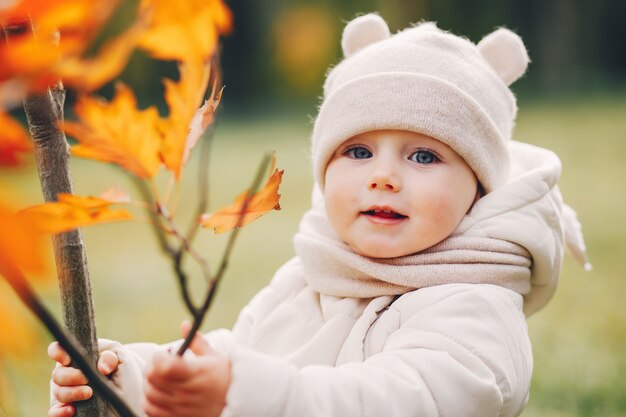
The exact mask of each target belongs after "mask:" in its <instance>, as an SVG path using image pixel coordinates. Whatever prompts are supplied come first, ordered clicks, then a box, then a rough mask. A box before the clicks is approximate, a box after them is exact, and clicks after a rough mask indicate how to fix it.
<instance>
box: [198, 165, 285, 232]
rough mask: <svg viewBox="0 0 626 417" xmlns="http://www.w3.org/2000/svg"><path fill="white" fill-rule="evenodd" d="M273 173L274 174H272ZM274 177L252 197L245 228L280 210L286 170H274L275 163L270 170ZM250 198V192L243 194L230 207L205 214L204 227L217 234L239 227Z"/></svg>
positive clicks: (245, 215)
mask: <svg viewBox="0 0 626 417" xmlns="http://www.w3.org/2000/svg"><path fill="white" fill-rule="evenodd" d="M272 171H273V172H272ZM270 172H272V175H270V177H269V178H268V180H267V182H266V183H265V185H264V186H263V188H262V189H261V190H260V191H258V192H256V193H255V194H253V195H252V197H251V198H250V200H249V203H248V206H247V207H246V210H245V213H244V215H243V218H242V219H241V223H240V226H245V225H247V224H249V223H251V222H253V221H254V220H256V219H258V218H259V217H261V216H262V215H264V214H265V213H267V212H269V211H271V210H280V204H279V200H280V194H278V187H279V186H280V182H281V180H282V178H283V172H284V170H281V171H279V170H278V169H275V168H274V163H272V167H271V168H270ZM247 197H248V191H245V192H243V193H241V194H240V195H239V196H237V198H235V201H234V202H233V203H232V204H231V205H230V206H228V207H224V208H222V209H220V210H218V211H216V212H215V213H212V214H204V215H202V216H201V218H200V223H201V224H202V227H205V228H207V229H211V228H212V229H214V230H215V233H223V232H227V231H229V230H232V229H234V228H235V227H237V224H238V223H239V218H240V216H241V209H242V208H243V205H244V203H245V200H246V198H247Z"/></svg>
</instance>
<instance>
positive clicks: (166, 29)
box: [140, 0, 232, 61]
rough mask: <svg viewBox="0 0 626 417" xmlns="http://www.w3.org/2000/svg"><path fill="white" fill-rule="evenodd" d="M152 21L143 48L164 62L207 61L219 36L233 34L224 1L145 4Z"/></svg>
mask: <svg viewBox="0 0 626 417" xmlns="http://www.w3.org/2000/svg"><path fill="white" fill-rule="evenodd" d="M140 10H142V11H144V10H149V11H152V12H153V13H154V14H153V19H152V22H151V25H150V27H149V28H148V30H147V31H146V32H145V33H144V35H143V36H142V39H141V43H140V46H141V47H142V48H144V49H145V50H146V51H148V53H150V55H152V56H153V57H155V58H157V59H162V60H177V61H187V60H191V61H198V60H201V61H207V60H208V59H209V58H210V57H211V56H212V55H213V53H214V52H215V50H216V48H217V41H218V37H219V35H220V34H226V33H228V32H229V31H230V30H231V26H232V13H231V11H230V9H228V7H227V6H226V5H225V4H224V2H223V1H222V0H187V1H183V2H173V1H170V0H142V2H141V5H140Z"/></svg>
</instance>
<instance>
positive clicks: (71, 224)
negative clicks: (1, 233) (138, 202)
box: [19, 192, 132, 233]
mask: <svg viewBox="0 0 626 417" xmlns="http://www.w3.org/2000/svg"><path fill="white" fill-rule="evenodd" d="M105 193H106V192H105ZM105 197H106V194H103V195H100V196H99V197H91V196H90V197H81V196H77V195H73V194H65V193H61V194H59V195H58V196H57V198H58V201H55V202H50V203H44V204H40V205H37V206H33V207H29V208H27V209H24V210H22V211H21V212H20V215H19V216H20V217H21V218H22V219H26V220H27V221H29V222H30V223H31V224H32V225H34V227H36V228H37V229H38V230H39V231H41V232H42V233H62V232H67V231H69V230H73V229H76V228H78V227H83V226H91V225H94V224H100V223H109V222H113V221H118V220H129V219H131V218H132V214H131V213H129V212H128V211H127V210H124V209H115V210H114V209H111V208H110V206H111V205H113V204H118V203H119V202H120V199H119V198H115V199H114V200H108V199H106V198H105ZM124 200H126V199H124ZM124 202H125V201H124Z"/></svg>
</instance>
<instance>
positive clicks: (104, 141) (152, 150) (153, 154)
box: [63, 83, 161, 178]
mask: <svg viewBox="0 0 626 417" xmlns="http://www.w3.org/2000/svg"><path fill="white" fill-rule="evenodd" d="M116 87H117V88H116V95H115V98H114V99H113V100H112V101H111V102H109V103H107V102H105V101H103V100H99V99H95V98H91V97H87V96H82V97H80V98H79V100H78V103H77V104H76V106H75V112H76V115H77V116H78V117H79V118H80V119H81V122H80V123H76V122H68V121H66V122H64V123H63V130H64V131H65V133H67V134H68V135H70V136H72V137H74V138H75V139H76V140H77V141H78V142H80V144H79V145H76V146H73V147H72V153H73V154H74V155H76V156H80V157H82V158H89V159H96V160H98V161H102V162H112V163H115V164H118V165H120V166H121V167H123V168H124V169H126V170H127V171H130V172H132V173H133V174H135V175H137V176H138V177H141V178H152V177H154V176H155V175H156V173H157V172H158V170H159V168H160V166H161V160H160V158H159V151H160V146H161V133H160V130H159V124H160V119H159V113H158V112H157V110H156V108H155V107H153V106H151V107H149V108H147V109H145V110H138V109H137V101H136V100H135V96H134V94H133V92H132V91H131V90H130V88H128V87H126V86H125V85H124V84H121V83H118V84H117V85H116Z"/></svg>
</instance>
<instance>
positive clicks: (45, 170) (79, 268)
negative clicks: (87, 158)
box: [24, 85, 106, 417]
mask: <svg viewBox="0 0 626 417" xmlns="http://www.w3.org/2000/svg"><path fill="white" fill-rule="evenodd" d="M64 102H65V90H64V89H63V86H62V85H57V86H54V87H52V88H51V89H49V90H47V91H46V92H44V93H41V94H33V95H31V96H29V97H27V98H26V100H25V101H24V110H25V112H26V117H27V120H28V127H29V130H30V135H31V137H32V138H33V143H34V147H35V160H36V162H37V169H38V171H39V179H40V182H41V189H42V192H43V196H44V199H45V201H56V200H57V195H58V194H59V193H73V192H74V186H73V184H72V177H71V173H70V165H69V146H68V143H67V140H66V138H65V134H64V133H63V131H62V130H60V129H59V126H58V124H59V123H60V122H61V121H62V120H63V104H64ZM52 245H53V249H54V257H55V262H56V268H57V275H58V278H59V289H60V293H61V304H62V310H63V319H64V322H65V327H66V328H67V330H68V331H69V332H70V333H71V334H72V335H73V336H74V338H75V339H76V341H77V342H78V343H79V344H80V345H82V346H83V348H84V349H85V352H86V353H87V355H88V357H89V359H90V360H91V362H92V363H93V364H96V362H97V360H98V344H97V339H96V322H95V314H94V308H93V303H92V299H91V283H90V280H89V269H88V266H87V254H86V251H85V245H84V242H83V236H82V232H81V231H80V229H78V230H75V231H72V232H67V233H62V234H58V235H55V236H53V237H52ZM75 405H76V416H77V417H104V416H106V403H105V402H104V400H103V399H102V398H101V397H100V396H99V395H97V393H96V391H95V390H94V395H93V397H92V398H91V399H90V400H87V401H81V402H78V403H76V404H75Z"/></svg>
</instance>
